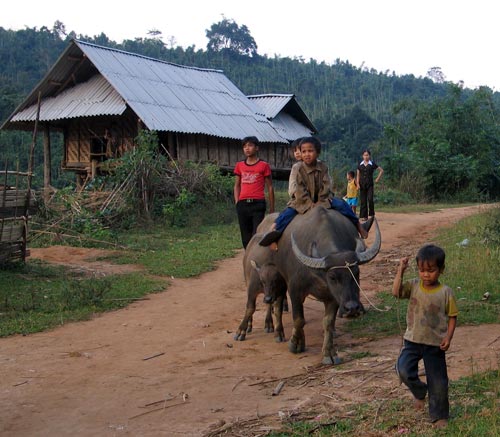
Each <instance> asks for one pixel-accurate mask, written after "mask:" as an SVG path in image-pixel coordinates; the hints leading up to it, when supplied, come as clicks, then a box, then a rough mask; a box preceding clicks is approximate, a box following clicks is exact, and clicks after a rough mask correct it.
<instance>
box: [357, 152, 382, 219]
mask: <svg viewBox="0 0 500 437" xmlns="http://www.w3.org/2000/svg"><path fill="white" fill-rule="evenodd" d="M371 157H372V154H371V152H370V150H368V149H365V150H363V161H361V162H360V163H359V165H358V171H357V176H356V183H357V185H358V188H359V203H360V204H361V205H360V211H359V218H360V219H361V220H368V216H370V217H373V216H374V215H375V204H374V201H373V185H374V181H373V174H374V173H375V170H377V169H378V175H377V178H376V179H375V182H378V181H379V180H380V178H381V177H382V173H384V170H383V169H382V167H380V166H379V165H377V164H375V162H373V161H372V160H371Z"/></svg>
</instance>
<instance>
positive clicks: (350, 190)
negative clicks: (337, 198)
mask: <svg viewBox="0 0 500 437" xmlns="http://www.w3.org/2000/svg"><path fill="white" fill-rule="evenodd" d="M345 201H346V202H347V204H348V205H349V206H350V207H351V209H352V212H353V213H354V214H356V207H357V206H358V185H357V184H356V179H355V174H354V172H353V171H352V170H351V171H348V172H347V193H346V196H345Z"/></svg>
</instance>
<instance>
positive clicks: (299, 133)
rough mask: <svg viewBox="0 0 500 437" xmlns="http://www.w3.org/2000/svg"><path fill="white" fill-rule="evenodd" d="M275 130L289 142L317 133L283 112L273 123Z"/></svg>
mask: <svg viewBox="0 0 500 437" xmlns="http://www.w3.org/2000/svg"><path fill="white" fill-rule="evenodd" d="M271 123H272V124H273V126H274V128H275V129H276V130H277V131H278V132H279V133H280V134H281V135H282V136H284V137H285V138H286V139H287V140H288V141H294V140H296V139H297V138H302V137H309V136H311V135H313V134H314V133H315V132H314V131H311V129H309V128H308V127H307V126H304V125H303V124H302V123H300V122H298V121H297V120H296V119H295V118H293V117H292V116H291V115H290V114H287V113H285V112H282V113H281V114H278V115H277V116H276V117H275V118H274V119H273V120H272V121H271Z"/></svg>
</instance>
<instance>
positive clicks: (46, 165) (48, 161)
mask: <svg viewBox="0 0 500 437" xmlns="http://www.w3.org/2000/svg"><path fill="white" fill-rule="evenodd" d="M51 168H52V158H51V150H50V127H49V125H48V124H47V125H45V128H44V130H43V188H44V191H45V192H47V193H48V192H49V190H50V186H51V185H52V170H51Z"/></svg>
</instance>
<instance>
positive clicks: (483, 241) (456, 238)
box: [349, 208, 500, 338]
mask: <svg viewBox="0 0 500 437" xmlns="http://www.w3.org/2000/svg"><path fill="white" fill-rule="evenodd" d="M498 238H500V208H495V209H492V210H490V211H487V212H485V213H482V214H478V215H475V216H471V217H467V218H465V219H463V220H461V221H460V222H458V223H457V224H456V225H455V226H453V227H452V228H448V229H444V230H442V231H441V232H440V233H439V234H438V235H437V237H436V239H435V241H436V243H437V244H439V245H440V246H441V247H443V249H444V250H445V252H446V268H445V272H444V274H443V275H442V276H441V278H440V279H441V281H442V282H443V283H445V284H447V285H449V286H450V287H452V289H453V291H454V293H455V297H456V298H457V300H458V309H459V312H460V313H459V316H458V323H459V325H480V324H484V323H500V244H499V243H498V241H499V240H498ZM465 239H467V240H468V243H467V244H466V245H463V244H461V243H462V242H463V241H464V240H465ZM417 276H418V273H417V271H416V265H415V261H414V259H412V260H411V262H410V264H409V267H408V270H407V272H406V273H405V279H410V278H414V277H417ZM486 292H488V293H489V298H488V299H487V300H485V299H484V297H483V296H484V293H486ZM390 293H391V291H390V290H387V292H384V293H380V294H379V295H378V296H377V302H376V304H377V306H378V307H381V308H384V307H390V310H389V311H386V312H383V313H380V312H379V311H376V310H374V309H372V308H369V309H368V311H367V313H366V314H365V315H364V316H363V317H360V318H357V319H353V320H351V321H349V329H350V330H351V331H352V332H353V333H354V335H357V336H371V337H374V338H379V337H384V336H388V335H395V334H402V333H404V331H405V329H406V308H407V304H408V302H407V300H398V299H395V298H394V297H392V295H391V294H390Z"/></svg>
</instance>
